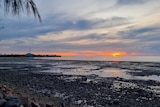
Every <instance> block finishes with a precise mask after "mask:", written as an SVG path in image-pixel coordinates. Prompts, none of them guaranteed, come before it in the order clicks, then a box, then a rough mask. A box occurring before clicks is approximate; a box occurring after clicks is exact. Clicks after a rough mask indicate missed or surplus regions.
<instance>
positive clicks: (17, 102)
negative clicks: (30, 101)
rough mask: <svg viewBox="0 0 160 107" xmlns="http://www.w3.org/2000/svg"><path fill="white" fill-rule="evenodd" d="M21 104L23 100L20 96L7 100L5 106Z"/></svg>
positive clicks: (10, 106) (12, 106) (17, 106)
mask: <svg viewBox="0 0 160 107" xmlns="http://www.w3.org/2000/svg"><path fill="white" fill-rule="evenodd" d="M20 104H21V100H20V99H18V98H10V99H8V101H7V102H6V104H5V106H4V107H19V106H20Z"/></svg>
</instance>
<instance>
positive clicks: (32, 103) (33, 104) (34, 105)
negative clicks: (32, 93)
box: [31, 102, 40, 107]
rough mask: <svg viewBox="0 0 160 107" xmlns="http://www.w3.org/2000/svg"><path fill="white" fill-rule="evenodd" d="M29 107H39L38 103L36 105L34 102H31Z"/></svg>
mask: <svg viewBox="0 0 160 107" xmlns="http://www.w3.org/2000/svg"><path fill="white" fill-rule="evenodd" d="M31 106H32V107H40V105H39V104H38V103H36V102H31Z"/></svg>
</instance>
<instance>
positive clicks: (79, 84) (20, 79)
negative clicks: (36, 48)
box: [0, 59, 160, 107]
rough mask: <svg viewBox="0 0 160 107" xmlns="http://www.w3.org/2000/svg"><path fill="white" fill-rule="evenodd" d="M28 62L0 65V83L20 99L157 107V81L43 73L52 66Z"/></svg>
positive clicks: (71, 106) (70, 106) (69, 105)
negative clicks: (22, 96)
mask: <svg viewBox="0 0 160 107" xmlns="http://www.w3.org/2000/svg"><path fill="white" fill-rule="evenodd" d="M31 60H32V61H31ZM31 60H29V63H28V62H27V63H19V64H16V63H12V62H10V63H0V67H2V68H1V69H0V73H1V75H0V81H1V83H4V84H6V85H7V86H9V87H11V88H12V89H13V90H15V92H16V94H18V95H19V96H20V95H25V96H28V97H30V98H31V99H33V100H37V101H38V102H43V103H48V104H50V105H54V106H55V107H59V106H60V105H61V103H63V104H64V106H65V107H83V106H84V105H85V107H89V106H93V107H102V106H103V107H104V106H105V107H108V106H109V107H117V106H124V107H125V106H129V107H135V106H141V107H145V106H160V82H158V81H153V80H127V79H123V78H119V77H99V76H97V75H86V76H81V75H64V74H61V73H59V74H57V73H46V72H40V71H43V70H47V69H50V67H51V66H52V65H50V64H48V63H46V62H47V61H44V62H41V63H40V65H41V66H37V62H39V61H42V60H36V61H37V62H33V59H31ZM22 62H23V61H22ZM38 64H39V63H38ZM3 67H4V68H3ZM13 68H14V69H13ZM32 97H33V98H32ZM41 98H42V99H41ZM51 103H52V104H51Z"/></svg>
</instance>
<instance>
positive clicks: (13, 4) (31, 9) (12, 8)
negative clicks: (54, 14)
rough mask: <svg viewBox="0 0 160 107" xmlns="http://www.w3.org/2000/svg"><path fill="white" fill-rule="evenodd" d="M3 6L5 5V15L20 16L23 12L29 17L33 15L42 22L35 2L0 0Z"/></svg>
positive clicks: (29, 0)
mask: <svg viewBox="0 0 160 107" xmlns="http://www.w3.org/2000/svg"><path fill="white" fill-rule="evenodd" d="M2 4H4V7H3V8H4V11H5V13H9V12H12V14H13V15H19V14H20V13H21V12H26V13H27V14H28V15H29V14H30V13H33V15H34V17H35V18H38V19H39V21H40V22H41V16H40V14H39V12H38V9H37V6H36V4H35V3H34V1H33V0H0V6H1V7H2Z"/></svg>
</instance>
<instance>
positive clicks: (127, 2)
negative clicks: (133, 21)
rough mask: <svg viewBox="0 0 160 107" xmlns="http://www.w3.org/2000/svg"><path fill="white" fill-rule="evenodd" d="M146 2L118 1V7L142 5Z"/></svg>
mask: <svg viewBox="0 0 160 107" xmlns="http://www.w3.org/2000/svg"><path fill="white" fill-rule="evenodd" d="M147 1H148V0H118V1H117V4H119V5H134V4H144V3H145V2H147Z"/></svg>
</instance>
